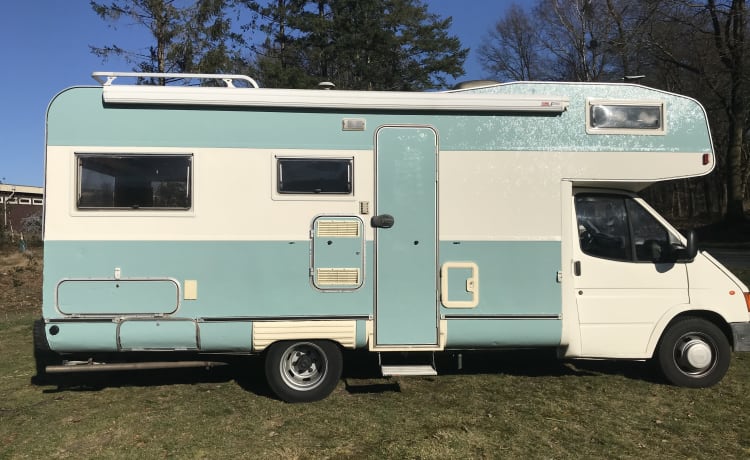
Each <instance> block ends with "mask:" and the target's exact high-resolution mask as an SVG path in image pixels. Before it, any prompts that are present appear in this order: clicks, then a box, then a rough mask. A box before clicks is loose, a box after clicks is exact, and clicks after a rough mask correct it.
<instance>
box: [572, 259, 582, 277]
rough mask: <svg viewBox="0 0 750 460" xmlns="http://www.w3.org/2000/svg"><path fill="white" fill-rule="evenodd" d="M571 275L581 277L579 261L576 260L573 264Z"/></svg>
mask: <svg viewBox="0 0 750 460" xmlns="http://www.w3.org/2000/svg"><path fill="white" fill-rule="evenodd" d="M573 274H574V275H576V276H581V261H580V260H576V261H575V262H573Z"/></svg>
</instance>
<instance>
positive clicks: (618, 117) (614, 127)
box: [586, 100, 664, 134]
mask: <svg viewBox="0 0 750 460" xmlns="http://www.w3.org/2000/svg"><path fill="white" fill-rule="evenodd" d="M586 131H587V132H588V133H589V134H664V104H663V103H661V102H638V103H630V102H627V103H626V102H608V101H596V100H590V101H589V102H588V112H587V114H586Z"/></svg>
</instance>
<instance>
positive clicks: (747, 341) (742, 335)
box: [729, 323, 750, 351]
mask: <svg viewBox="0 0 750 460" xmlns="http://www.w3.org/2000/svg"><path fill="white" fill-rule="evenodd" d="M729 325H730V326H731V327H732V336H733V337H734V351H750V323H730V324H729Z"/></svg>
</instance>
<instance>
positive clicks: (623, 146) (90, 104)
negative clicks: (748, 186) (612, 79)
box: [47, 84, 711, 152]
mask: <svg viewBox="0 0 750 460" xmlns="http://www.w3.org/2000/svg"><path fill="white" fill-rule="evenodd" d="M617 88H619V89H617ZM487 91H493V92H506V93H512V94H537V95H539V94H549V95H550V96H565V97H569V98H570V100H571V105H570V107H569V109H568V111H566V112H564V113H562V114H560V115H541V114H501V115H496V116H492V115H477V114H460V113H457V114H439V115H436V114H430V113H419V114H409V113H393V114H387V113H362V112H343V111H340V112H332V111H317V112H316V111H313V110H300V111H296V112H295V111H288V110H256V109H240V108H221V107H180V106H170V107H164V108H158V107H148V106H118V107H104V106H103V103H102V89H101V88H95V87H94V88H71V89H68V90H66V91H63V92H62V93H60V94H59V95H58V96H56V97H55V99H54V100H53V101H52V103H51V104H50V107H49V110H48V114H47V125H48V128H47V140H48V145H57V146H114V147H123V148H126V147H175V148H184V149H186V150H189V149H191V148H198V147H208V148H265V149H272V148H289V149H292V148H294V149H332V150H352V149H356V150H372V149H373V137H374V131H375V130H376V129H377V128H378V127H380V126H383V125H388V124H420V125H424V124H428V125H432V126H434V127H436V128H437V130H438V132H439V136H440V146H441V150H467V151H471V150H508V151H525V150H547V151H599V152H607V151H610V152H622V151H631V150H632V151H654V152H658V151H665V152H696V151H704V150H710V149H711V142H710V137H709V134H708V127H707V124H706V121H705V117H704V115H703V112H702V110H701V108H700V106H699V105H698V104H697V103H695V102H694V101H692V100H689V99H687V98H682V97H676V96H671V95H667V94H664V93H660V92H656V91H654V90H651V89H648V88H645V87H622V86H618V87H611V86H604V85H593V86H582V85H538V84H536V85H526V86H524V85H518V86H514V85H509V86H503V87H498V88H493V89H490V90H487ZM446 97H450V95H447V94H446ZM586 97H617V98H640V99H662V98H663V99H665V100H666V101H667V123H668V124H667V134H666V135H665V136H636V135H617V136H613V135H587V134H586V131H585V122H584V120H585V99H586ZM345 117H355V118H363V119H365V120H366V122H367V129H366V130H365V131H347V132H344V131H342V129H341V120H342V118H345Z"/></svg>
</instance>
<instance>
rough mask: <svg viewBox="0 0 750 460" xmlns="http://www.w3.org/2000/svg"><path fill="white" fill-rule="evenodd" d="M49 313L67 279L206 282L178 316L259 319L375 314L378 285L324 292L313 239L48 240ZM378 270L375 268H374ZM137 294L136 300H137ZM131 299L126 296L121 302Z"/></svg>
mask: <svg viewBox="0 0 750 460" xmlns="http://www.w3.org/2000/svg"><path fill="white" fill-rule="evenodd" d="M44 249H45V267H44V287H43V289H44V302H43V309H44V315H45V317H57V316H59V314H58V313H56V312H55V309H54V300H55V289H56V287H57V283H58V281H60V280H62V279H65V278H80V279H86V278H112V277H113V276H114V271H115V269H116V268H119V269H120V273H121V278H122V279H123V280H127V279H128V278H174V279H176V280H178V281H179V282H180V283H181V284H182V283H183V282H184V280H197V281H198V299H197V300H182V301H181V303H180V307H179V309H178V311H177V312H176V313H175V315H176V316H180V317H188V318H199V317H252V316H255V317H257V316H315V315H327V316H336V315H369V314H371V313H372V302H373V301H372V299H373V294H372V283H371V282H370V281H369V280H365V282H364V284H363V285H362V287H361V288H360V289H358V290H356V291H347V292H341V293H338V292H337V293H332V292H320V291H319V290H317V289H315V288H314V287H313V286H312V283H311V282H310V277H309V265H310V245H309V242H308V241H288V242H232V241H204V242H176V241H91V242H86V241H47V242H45V248H44ZM366 271H371V267H368V268H366ZM77 295H78V296H79V298H75V297H71V296H68V298H67V299H66V301H67V302H69V303H78V304H86V305H94V304H96V302H97V299H96V298H90V297H87V294H86V293H85V291H84V290H79V292H77ZM136 300H137V298H135V297H134V298H133V301H136ZM122 302H124V300H123V301H120V303H122Z"/></svg>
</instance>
